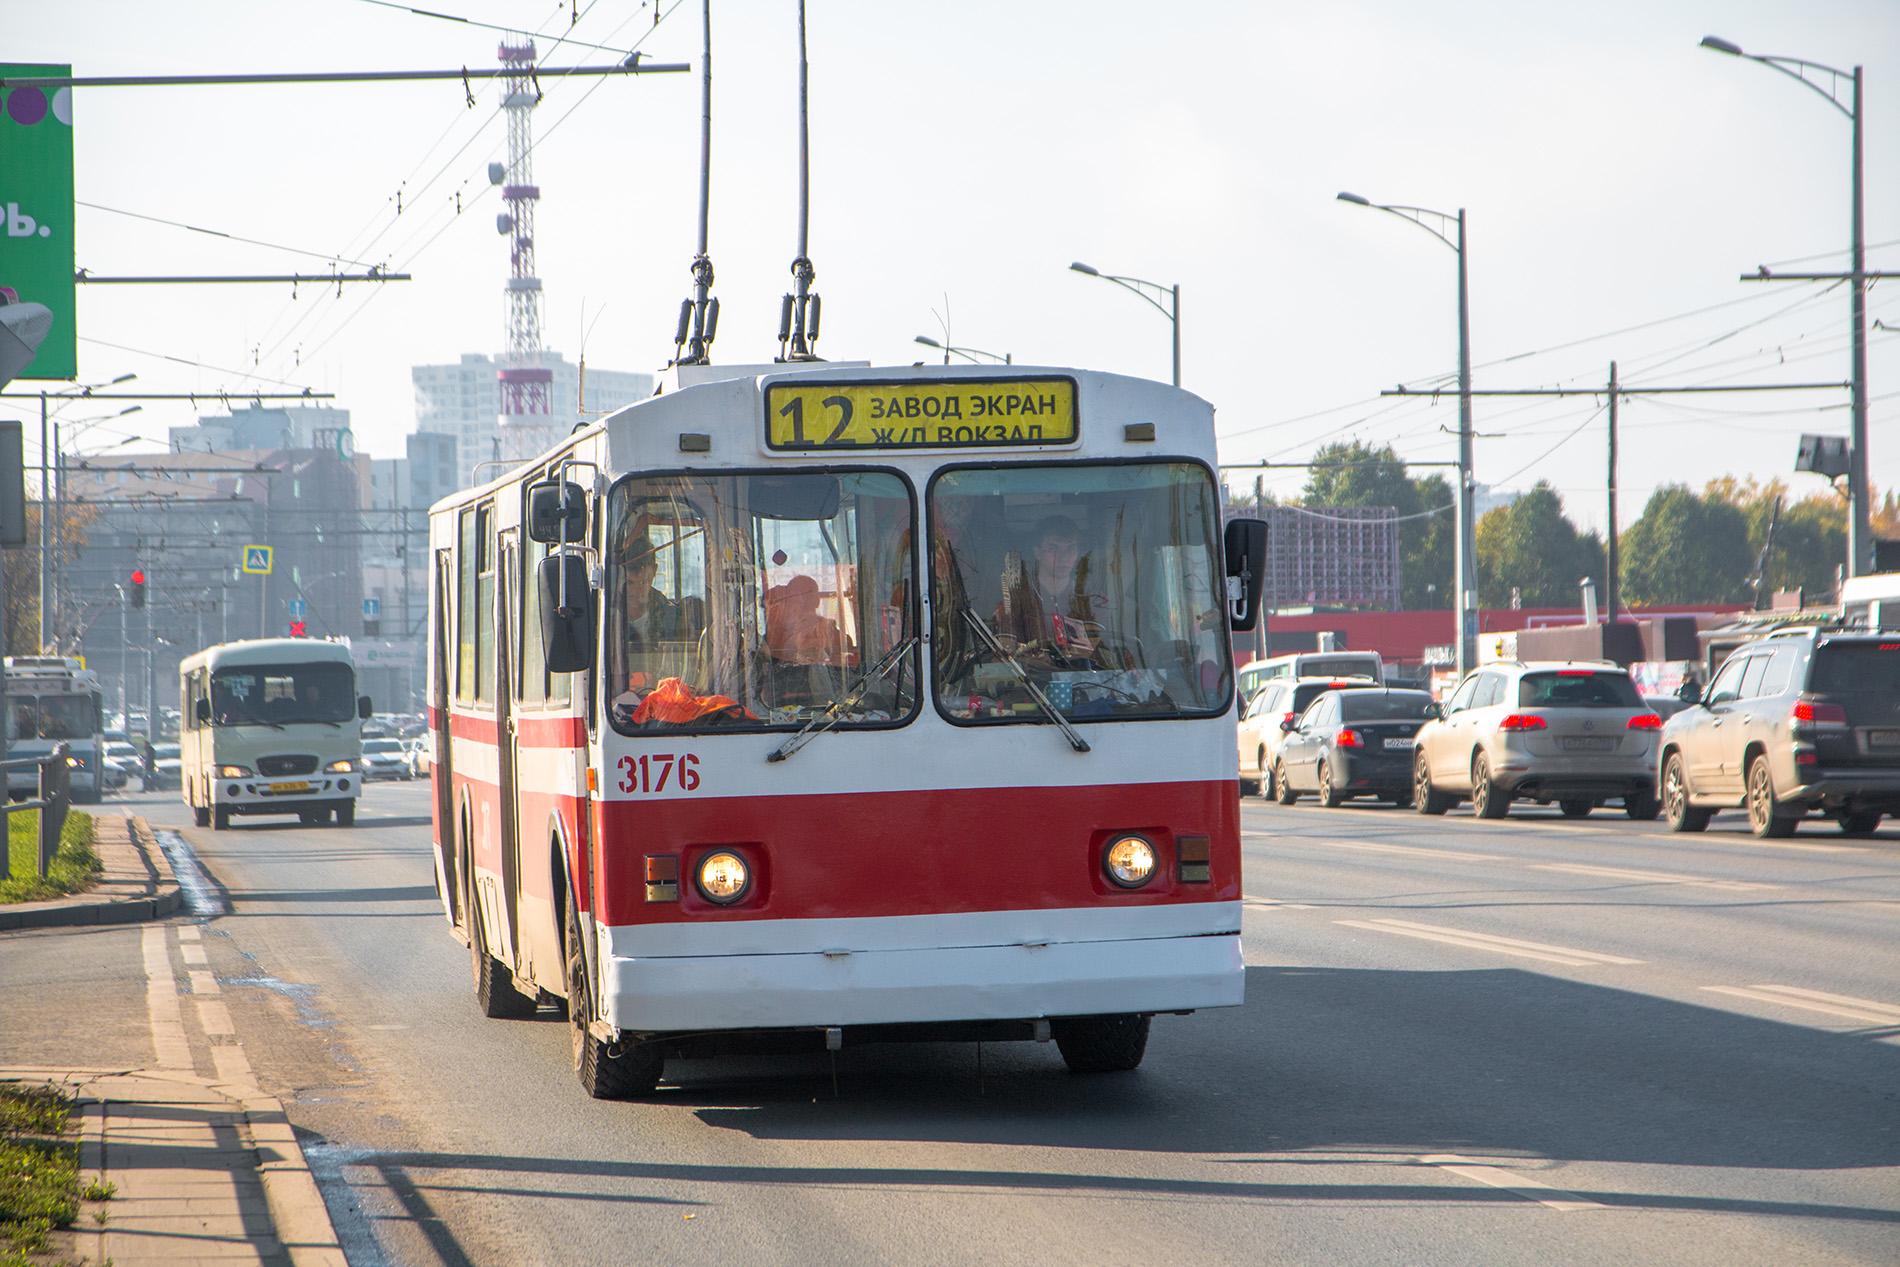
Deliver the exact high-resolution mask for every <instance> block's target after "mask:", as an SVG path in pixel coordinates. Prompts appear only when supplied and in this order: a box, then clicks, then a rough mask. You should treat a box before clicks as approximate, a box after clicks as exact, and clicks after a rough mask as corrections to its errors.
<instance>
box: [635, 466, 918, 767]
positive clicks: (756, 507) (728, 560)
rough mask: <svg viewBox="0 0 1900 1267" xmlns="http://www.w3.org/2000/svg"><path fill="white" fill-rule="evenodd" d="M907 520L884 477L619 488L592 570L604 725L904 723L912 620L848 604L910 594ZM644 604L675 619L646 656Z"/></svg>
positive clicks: (885, 607) (692, 478)
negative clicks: (600, 631)
mask: <svg viewBox="0 0 1900 1267" xmlns="http://www.w3.org/2000/svg"><path fill="white" fill-rule="evenodd" d="M914 517H915V508H914V499H913V497H912V494H911V492H910V490H909V488H908V486H907V485H906V484H905V483H904V481H903V480H902V479H901V478H899V477H898V476H896V475H895V474H892V473H889V472H884V471H853V472H849V473H822V472H791V473H776V472H775V473H772V474H758V475H746V474H725V473H717V472H701V473H694V474H681V475H668V476H653V477H629V478H627V479H624V480H622V481H620V482H619V483H618V484H616V485H615V487H614V490H613V492H612V494H611V500H610V505H609V524H610V528H609V538H608V539H609V541H610V542H611V543H612V548H611V549H610V551H609V558H608V560H607V562H608V568H609V575H608V582H607V584H608V587H609V589H610V591H611V593H612V596H613V597H612V601H611V603H610V604H609V607H608V612H609V622H608V629H607V655H608V661H609V662H608V665H607V672H608V678H609V681H610V682H612V683H613V684H614V687H615V694H614V697H613V704H612V708H611V710H610V718H611V720H612V722H613V724H614V725H615V726H616V727H617V728H619V729H621V730H623V731H626V732H628V733H635V734H637V733H644V732H648V731H669V732H678V731H680V730H687V731H694V730H716V731H719V732H722V733H723V732H729V731H734V730H774V729H790V730H797V729H799V728H801V727H803V726H805V725H806V724H808V723H810V722H811V721H812V720H813V719H814V718H821V717H822V718H827V719H828V724H829V725H830V726H837V727H850V726H854V725H870V726H875V725H891V724H895V723H897V722H899V721H901V720H902V719H904V718H906V717H908V716H909V715H910V714H911V713H912V712H914V710H915V708H916V697H917V690H916V683H917V665H916V659H917V651H916V642H917V639H916V638H915V636H914V633H913V630H914V626H915V619H916V617H915V613H914V611H913V610H912V608H911V605H910V604H909V603H906V602H886V601H879V600H877V599H874V600H873V601H871V602H868V603H867V602H865V601H863V599H862V597H861V596H862V595H864V594H870V595H874V596H885V595H895V594H899V593H908V592H909V591H910V590H912V589H914V586H913V585H912V584H911V575H912V567H913V565H912V561H911V558H910V553H911V552H910V550H909V546H908V530H909V528H910V525H911V523H912V521H913V519H914ZM648 591H651V594H657V595H659V598H660V601H662V602H665V603H671V604H675V605H677V606H678V607H679V608H680V610H681V612H682V615H681V618H680V620H679V622H678V629H677V634H678V636H676V637H673V638H667V637H665V636H664V634H663V635H662V636H661V637H660V638H659V639H658V646H657V647H655V646H654V645H653V644H652V643H650V642H649V641H648V640H647V639H646V637H645V635H644V633H643V631H642V630H641V628H640V622H641V617H642V613H644V612H645V611H647V610H649V609H650V608H651V606H652V603H653V601H654V600H653V599H652V598H651V596H650V595H649V594H648ZM694 611H696V612H697V613H698V614H696V615H695V614H692V613H693V612H694ZM906 666H908V667H906ZM834 713H835V716H834Z"/></svg>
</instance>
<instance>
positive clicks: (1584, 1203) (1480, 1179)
mask: <svg viewBox="0 0 1900 1267" xmlns="http://www.w3.org/2000/svg"><path fill="white" fill-rule="evenodd" d="M1419 1160H1420V1161H1422V1162H1424V1163H1425V1164H1426V1165H1428V1166H1437V1167H1438V1168H1439V1169H1441V1170H1447V1171H1450V1172H1451V1173H1452V1174H1454V1175H1458V1176H1460V1177H1462V1178H1465V1179H1469V1180H1471V1181H1472V1182H1474V1183H1482V1184H1488V1185H1489V1186H1491V1187H1493V1188H1502V1189H1504V1190H1505V1191H1506V1192H1515V1193H1516V1194H1517V1195H1518V1196H1520V1197H1524V1198H1525V1199H1527V1200H1530V1201H1535V1202H1537V1204H1539V1205H1541V1206H1545V1207H1548V1208H1549V1209H1552V1210H1601V1209H1605V1208H1606V1207H1605V1206H1604V1205H1603V1204H1602V1203H1601V1202H1598V1201H1589V1200H1586V1199H1584V1198H1583V1197H1580V1196H1578V1195H1577V1194H1576V1193H1574V1192H1565V1191H1564V1190H1563V1189H1562V1188H1554V1187H1552V1186H1551V1185H1549V1184H1547V1183H1545V1182H1544V1181H1543V1180H1541V1179H1533V1178H1531V1177H1530V1176H1529V1175H1520V1174H1518V1173H1517V1172H1516V1171H1513V1170H1506V1169H1504V1168H1503V1167H1502V1166H1493V1165H1491V1164H1489V1163H1488V1162H1481V1161H1476V1160H1473V1159H1472V1158H1470V1157H1460V1156H1459V1155H1458V1154H1457V1153H1433V1154H1432V1155H1430V1156H1428V1157H1420V1158H1419Z"/></svg>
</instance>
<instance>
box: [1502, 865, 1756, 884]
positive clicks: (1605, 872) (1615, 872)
mask: <svg viewBox="0 0 1900 1267" xmlns="http://www.w3.org/2000/svg"><path fill="white" fill-rule="evenodd" d="M1531 869H1532V870H1534V871H1563V872H1566V873H1568V874H1570V875H1588V876H1601V877H1603V878H1604V879H1608V880H1636V881H1639V882H1641V883H1644V884H1688V885H1695V886H1698V887H1701V888H1705V889H1728V890H1730V891H1743V890H1752V889H1778V888H1780V887H1781V886H1780V885H1779V884H1754V883H1751V882H1750V881H1747V880H1717V879H1714V878H1712V877H1709V876H1699V875H1676V874H1674V873H1672V872H1668V871H1635V870H1631V869H1629V868H1625V867H1592V866H1588V865H1586V864H1584V863H1581V862H1536V863H1532V864H1531Z"/></svg>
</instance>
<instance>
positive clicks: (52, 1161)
mask: <svg viewBox="0 0 1900 1267" xmlns="http://www.w3.org/2000/svg"><path fill="white" fill-rule="evenodd" d="M72 1114H73V1101H72V1097H71V1096H69V1095H67V1094H66V1093H65V1092H63V1091H61V1090H60V1089H59V1088H57V1087H54V1086H39V1087H29V1086H22V1085H19V1084H0V1267H32V1265H33V1263H34V1261H35V1256H36V1255H40V1254H42V1253H44V1252H45V1250H46V1247H47V1236H48V1235H49V1234H50V1233H51V1232H53V1231H54V1230H56V1229H60V1228H68V1227H71V1226H72V1225H73V1220H74V1219H76V1218H78V1217H79V1145H78V1144H77V1143H76V1142H74V1141H73V1140H72V1139H71V1138H70V1137H69V1135H68V1134H67V1125H68V1123H69V1122H71V1120H72Z"/></svg>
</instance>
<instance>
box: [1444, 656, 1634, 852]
mask: <svg viewBox="0 0 1900 1267" xmlns="http://www.w3.org/2000/svg"><path fill="white" fill-rule="evenodd" d="M1438 714H1439V716H1438V717H1437V719H1436V720H1433V721H1429V722H1427V723H1426V724H1425V726H1424V728H1423V729H1421V730H1420V731H1419V732H1418V747H1417V751H1416V753H1415V754H1414V757H1413V763H1412V796H1413V805H1414V806H1415V807H1416V808H1417V809H1418V811H1419V812H1420V813H1421V814H1442V813H1444V812H1445V811H1446V810H1448V809H1450V808H1451V807H1452V806H1453V805H1456V804H1457V803H1458V802H1459V801H1461V800H1464V799H1465V798H1467V797H1469V798H1470V800H1471V807H1472V809H1473V810H1475V811H1476V812H1477V814H1478V816H1479V817H1481V818H1503V817H1504V816H1505V815H1506V814H1508V813H1510V812H1511V802H1512V801H1513V800H1532V801H1536V802H1537V803H1538V804H1540V805H1548V804H1550V803H1551V802H1553V801H1554V802H1556V804H1557V806H1558V808H1559V809H1561V810H1562V811H1563V813H1564V816H1565V817H1566V818H1582V817H1583V816H1584V815H1586V814H1588V813H1589V812H1590V811H1591V810H1592V809H1595V808H1596V807H1597V806H1598V805H1601V804H1603V803H1604V802H1605V801H1612V800H1615V801H1621V802H1622V804H1623V809H1624V812H1625V813H1627V814H1628V815H1629V816H1630V817H1631V818H1634V819H1639V820H1642V819H1652V818H1654V817H1656V815H1657V813H1658V812H1659V811H1660V809H1661V804H1660V802H1658V801H1657V799H1656V769H1655V766H1656V745H1657V739H1658V737H1659V735H1660V732H1661V730H1662V718H1660V717H1658V716H1657V715H1656V714H1655V713H1654V712H1653V711H1652V710H1650V709H1649V708H1648V707H1647V706H1645V705H1644V703H1643V701H1642V698H1641V697H1640V696H1638V695H1637V693H1636V686H1635V684H1634V683H1632V682H1631V681H1630V676H1629V673H1628V672H1627V671H1625V670H1624V669H1622V668H1619V667H1618V666H1616V665H1614V664H1608V663H1572V662H1554V663H1551V662H1539V663H1531V664H1525V663H1522V662H1519V661H1508V662H1500V663H1497V664H1490V665H1486V666H1485V667H1484V668H1482V669H1480V670H1478V671H1477V672H1475V673H1473V674H1471V675H1470V676H1469V677H1467V678H1466V679H1465V680H1464V681H1463V682H1462V683H1460V684H1459V686H1458V689H1457V690H1456V691H1455V692H1453V694H1452V696H1451V698H1450V699H1449V700H1447V701H1446V702H1445V703H1444V704H1443V705H1441V706H1440V707H1439V709H1438Z"/></svg>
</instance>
